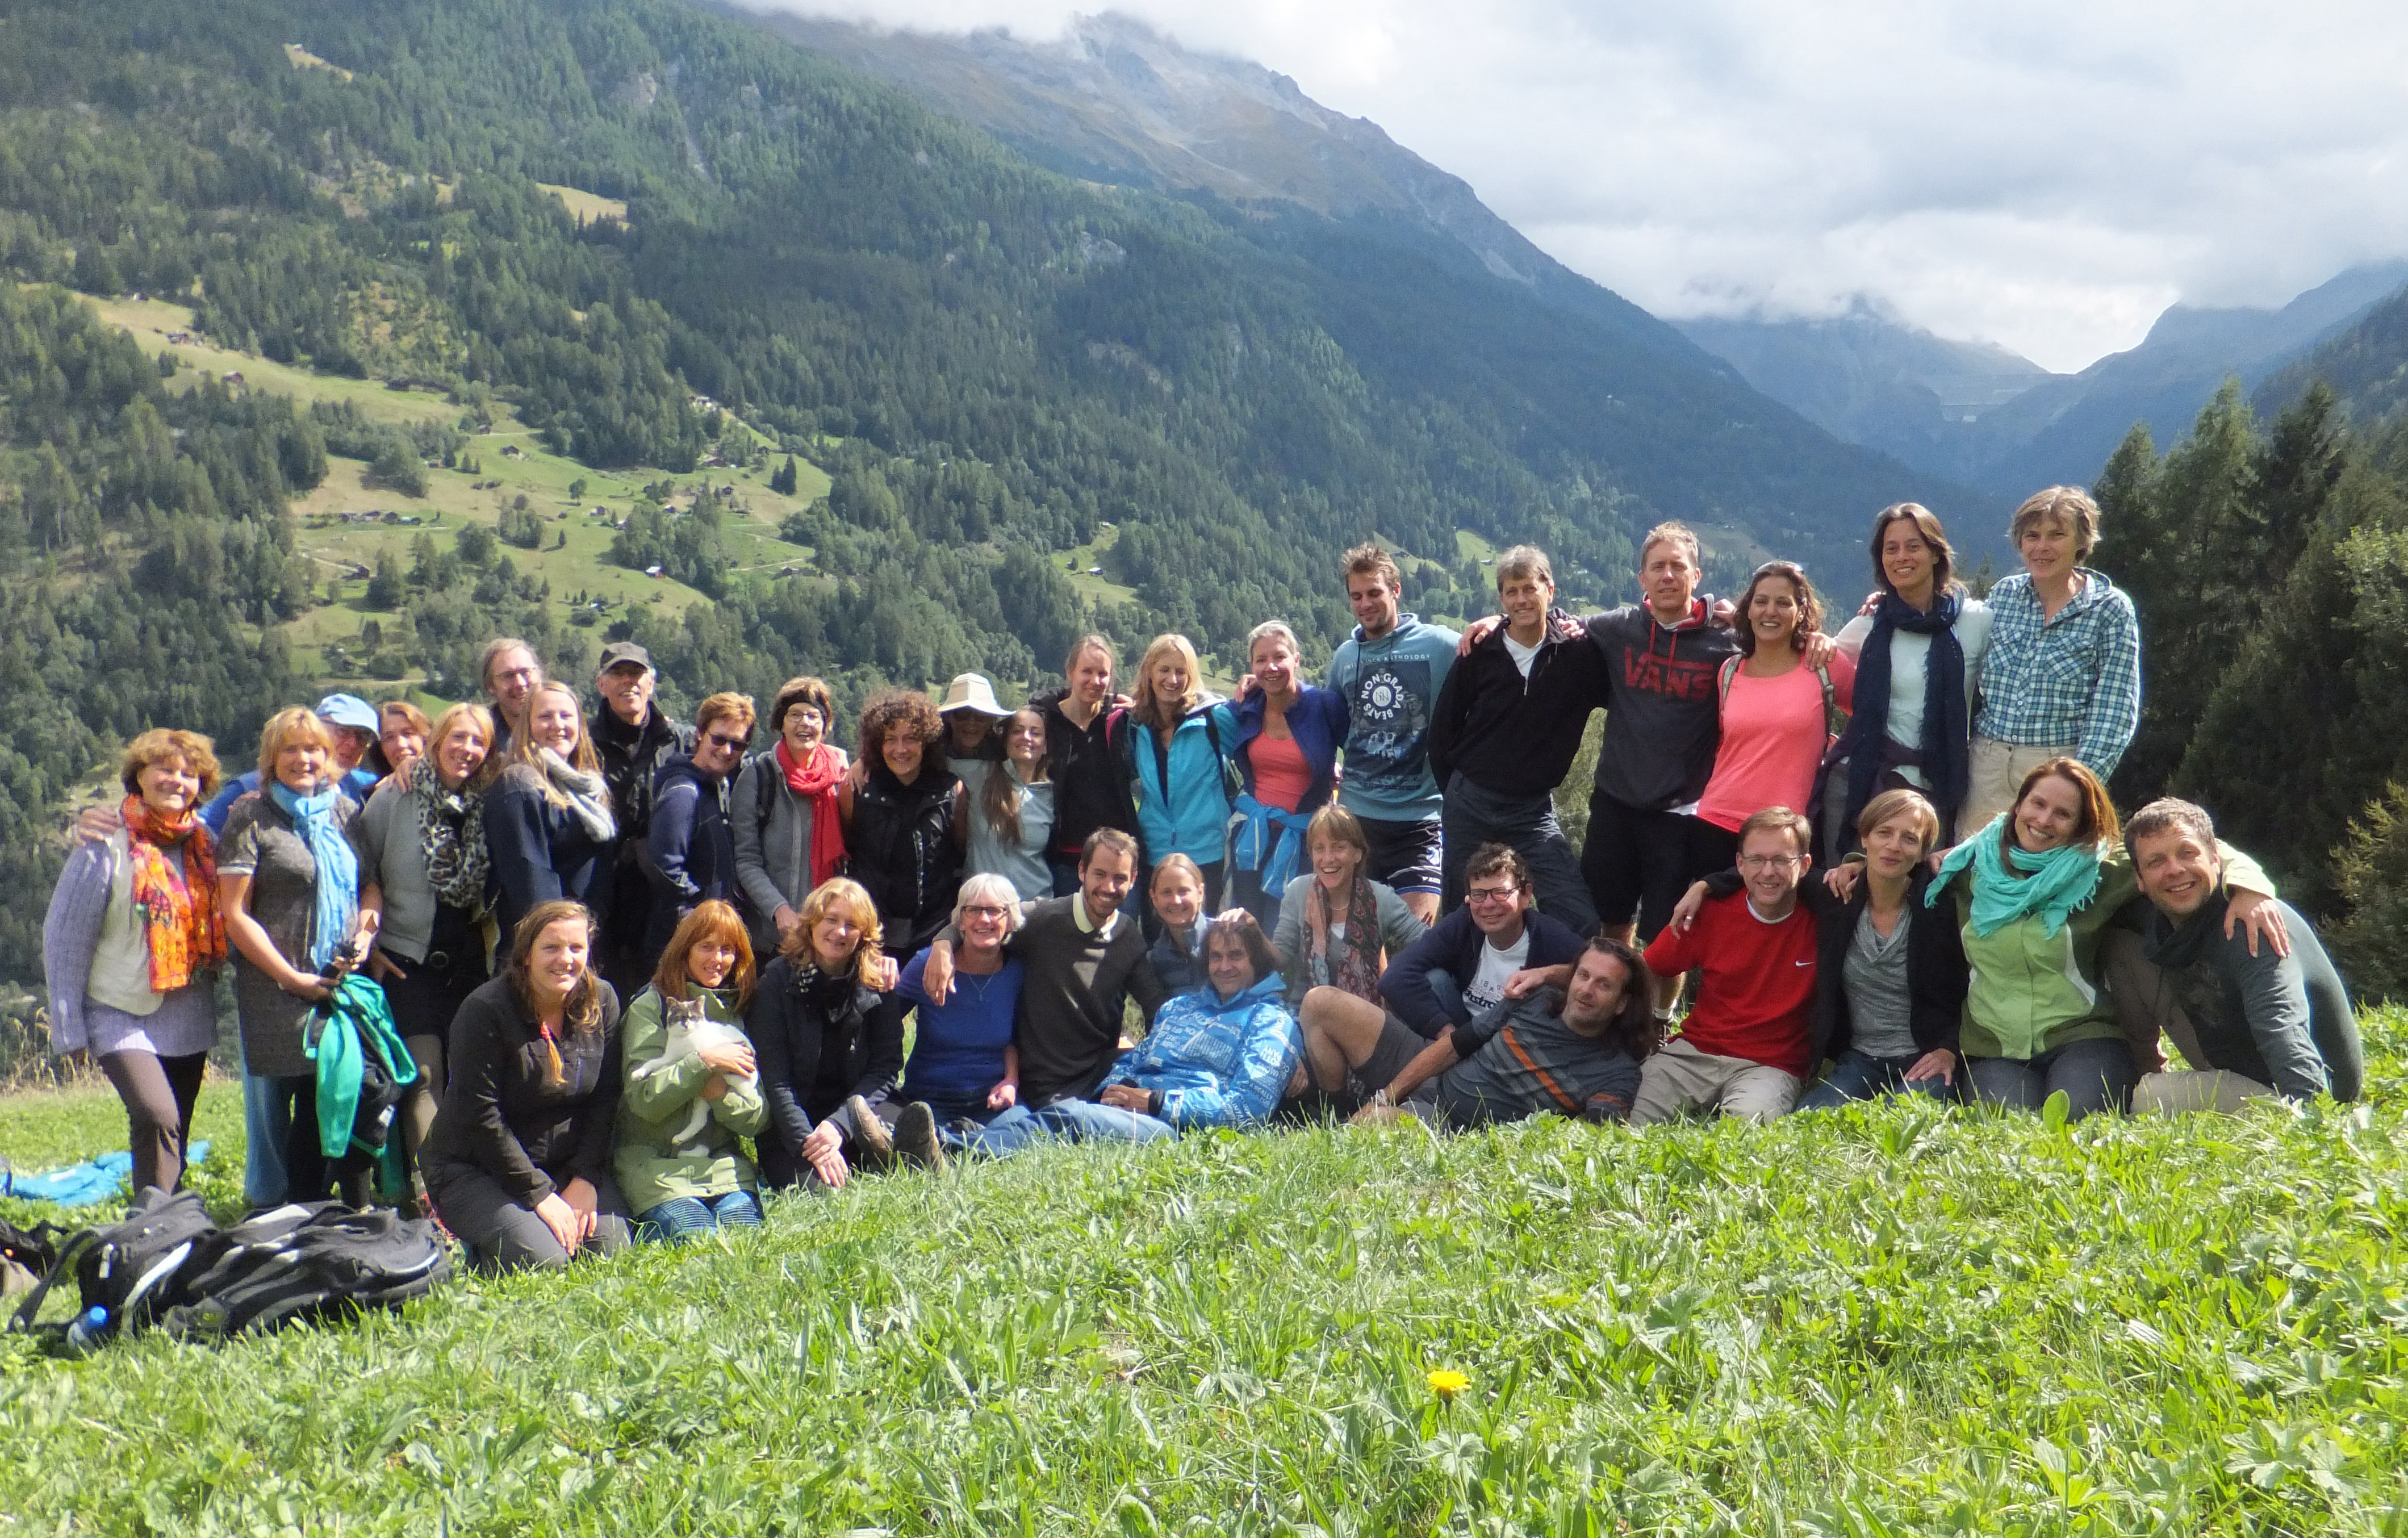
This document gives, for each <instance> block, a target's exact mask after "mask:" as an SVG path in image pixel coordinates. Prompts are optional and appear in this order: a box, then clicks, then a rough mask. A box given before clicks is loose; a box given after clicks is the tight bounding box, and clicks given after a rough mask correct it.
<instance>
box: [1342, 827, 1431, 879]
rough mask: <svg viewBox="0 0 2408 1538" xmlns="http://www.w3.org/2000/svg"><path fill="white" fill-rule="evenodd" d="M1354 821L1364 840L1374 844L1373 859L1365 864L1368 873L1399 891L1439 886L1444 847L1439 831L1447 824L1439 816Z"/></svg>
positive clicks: (1366, 873)
mask: <svg viewBox="0 0 2408 1538" xmlns="http://www.w3.org/2000/svg"><path fill="white" fill-rule="evenodd" d="M1355 822H1356V823H1358V824H1360V825H1361V826H1362V828H1363V841H1364V842H1365V843H1368V844H1369V845H1370V846H1371V855H1370V858H1369V859H1368V860H1366V861H1365V862H1364V865H1363V873H1364V874H1365V875H1367V876H1369V877H1370V878H1371V879H1372V880H1373V881H1377V882H1385V883H1387V884H1388V887H1389V889H1390V890H1392V891H1397V892H1436V891H1438V890H1439V889H1440V886H1441V880H1442V877H1441V871H1442V868H1443V865H1442V857H1441V856H1442V855H1443V853H1444V849H1445V841H1444V839H1443V837H1442V836H1441V832H1440V830H1441V828H1443V827H1444V826H1446V825H1445V824H1443V823H1441V821H1439V819H1437V818H1436V817H1425V818H1422V819H1420V820H1419V821H1415V822H1409V823H1408V822H1391V821H1388V820H1387V819H1384V818H1377V817H1357V818H1355Z"/></svg>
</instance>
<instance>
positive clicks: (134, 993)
mask: <svg viewBox="0 0 2408 1538" xmlns="http://www.w3.org/2000/svg"><path fill="white" fill-rule="evenodd" d="M218 778H219V776H218V760H217V755H216V754H215V753H214V752H213V751H212V750H211V745H210V742H209V740H208V738H206V737H203V736H201V735H200V734H199V733H198V732H188V731H170V730H165V729H160V730H153V731H147V732H144V733H143V734H142V735H141V736H139V737H137V738H136V739H135V740H133V741H131V742H128V743H127V744H126V745H125V754H124V756H123V757H122V758H121V759H120V760H119V762H118V769H117V779H118V783H120V784H121V785H122V786H123V787H124V789H125V798H124V800H123V801H122V802H121V803H120V804H119V809H118V810H119V814H120V822H119V825H118V826H117V827H116V828H115V829H114V830H113V831H111V832H110V833H109V835H108V837H107V838H105V839H99V840H95V841H93V842H90V843H86V844H82V845H80V846H79V847H78V848H77V850H76V851H75V853H74V854H72V855H68V856H67V863H66V869H65V870H61V871H60V872H59V884H58V888H57V890H56V891H54V892H52V893H51V894H50V916H49V917H48V918H47V919H45V920H44V921H43V924H42V964H43V968H44V970H46V971H47V972H48V974H49V976H50V1049H51V1050H52V1051H54V1052H57V1053H60V1054H62V1055H65V1054H70V1053H80V1052H89V1053H90V1054H92V1055H93V1056H94V1057H97V1058H98V1059H99V1060H100V1070H101V1071H102V1072H104V1073H106V1074H108V1082H109V1084H110V1085H112V1086H113V1087H114V1088H115V1089H116V1090H117V1095H118V1098H119V1099H120V1100H123V1101H124V1102H125V1119H126V1127H127V1129H126V1146H128V1147H129V1148H131V1149H132V1150H133V1151H134V1187H135V1189H136V1190H140V1189H141V1188H142V1187H144V1186H157V1187H159V1188H160V1189H161V1190H163V1191H172V1190H174V1189H175V1188H176V1186H177V1183H178V1182H179V1181H180V1180H182V1178H183V1173H184V1144H185V1142H186V1140H187V1139H188V1138H189V1137H190V1135H191V1133H192V1129H193V1104H194V1103H195V1102H196V1101H198V1100H199V1099H200V1096H201V1075H202V1074H203V1073H204V1072H205V1071H207V1070H208V1061H209V1048H210V1046H211V1045H213V1044H214V1043H215V1042H216V1041H217V1039H218V1019H217V1011H216V1009H215V1008H214V1007H213V1006H212V1004H211V1002H210V999H209V992H210V985H209V978H210V974H211V973H212V972H214V971H215V970H217V969H218V968H219V967H220V966H222V965H223V964H224V962H225V958H226V931H225V921H224V919H223V918H222V916H221V915H220V913H219V909H218V881H217V841H216V840H215V839H213V838H211V837H210V836H209V830H208V827H207V826H203V824H202V822H201V819H200V809H201V806H202V805H203V804H204V803H205V802H207V801H208V798H209V797H210V796H211V795H213V794H215V793H216V790H217V788H218Z"/></svg>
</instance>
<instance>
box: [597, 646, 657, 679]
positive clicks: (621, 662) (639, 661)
mask: <svg viewBox="0 0 2408 1538" xmlns="http://www.w3.org/2000/svg"><path fill="white" fill-rule="evenodd" d="M631 662H632V663H634V664H635V665H636V666H637V667H638V668H642V669H643V670H644V671H646V672H648V673H649V672H651V671H652V654H651V653H650V652H647V651H645V650H644V649H643V648H642V647H640V646H638V645H637V644H636V643H635V642H634V641H632V640H614V641H612V642H611V643H610V644H609V645H608V646H605V647H604V648H602V670H603V671H604V672H606V673H607V672H609V670H610V669H611V668H624V667H625V666H627V664H629V663H631Z"/></svg>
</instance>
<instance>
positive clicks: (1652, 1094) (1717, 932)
mask: <svg viewBox="0 0 2408 1538" xmlns="http://www.w3.org/2000/svg"><path fill="white" fill-rule="evenodd" d="M1812 848H1813V831H1812V829H1811V828H1810V826H1808V824H1807V821H1806V819H1805V818H1804V817H1803V816H1800V815H1799V813H1798V812H1793V811H1791V810H1790V809H1789V808H1787V807H1767V808H1766V809H1765V810H1764V811H1762V812H1757V813H1756V815H1755V816H1753V817H1750V818H1749V819H1748V820H1747V821H1746V822H1744V823H1742V824H1741V825H1740V835H1739V870H1740V875H1741V877H1742V879H1743V880H1744V881H1745V882H1746V884H1747V885H1746V889H1745V890H1744V891H1742V892H1739V893H1736V894H1734V895H1733V896H1730V897H1727V898H1708V899H1707V900H1706V902H1705V905H1704V906H1703V907H1702V908H1700V909H1699V911H1698V919H1697V922H1696V923H1695V924H1693V925H1691V926H1690V927H1688V928H1687V929H1685V930H1684V929H1681V928H1678V927H1672V926H1669V925H1668V926H1667V927H1665V929H1664V930H1663V932H1662V933H1660V934H1658V935H1657V936H1656V939H1655V941H1654V942H1653V943H1652V944H1650V945H1649V946H1648V947H1647V970H1649V971H1652V972H1654V973H1655V974H1656V976H1658V977H1679V976H1681V975H1682V974H1683V973H1684V972H1686V971H1688V970H1691V969H1692V968H1695V969H1697V970H1698V971H1699V985H1698V997H1697V1000H1696V1002H1695V1003H1694V1004H1692V1005H1691V1007H1690V1010H1689V1017H1688V1018H1687V1019H1686V1020H1685V1021H1684V1022H1683V1023H1682V1026H1681V1034H1680V1035H1679V1036H1677V1037H1675V1038H1673V1039H1672V1040H1671V1041H1670V1042H1665V1043H1664V1045H1663V1047H1662V1049H1661V1050H1659V1051H1657V1052H1656V1055H1655V1056H1652V1057H1649V1058H1648V1059H1647V1063H1646V1066H1645V1069H1644V1070H1643V1071H1642V1072H1641V1075H1640V1082H1639V1101H1638V1104H1637V1105H1635V1106H1634V1107H1633V1108H1632V1109H1631V1113H1630V1125H1632V1126H1633V1127H1646V1126H1649V1125H1651V1124H1653V1123H1656V1122H1660V1121H1670V1120H1671V1119H1672V1118H1673V1117H1675V1116H1679V1115H1684V1114H1689V1113H1691V1112H1698V1111H1702V1112H1704V1113H1706V1114H1709V1115H1712V1114H1723V1115H1729V1116H1744V1117H1746V1118H1747V1119H1748V1120H1750V1121H1759V1122H1761V1121H1770V1120H1772V1119H1773V1118H1774V1117H1776V1116H1780V1115H1783V1114H1786V1113H1787V1112H1788V1110H1789V1108H1790V1107H1791V1106H1792V1105H1794V1104H1795V1103H1796V1102H1797V1100H1798V1092H1799V1090H1800V1089H1802V1088H1804V1087H1805V1085H1806V1079H1807V1076H1808V1075H1809V1074H1811V1073H1813V1071H1814V1065H1813V1063H1811V1062H1808V1061H1807V1058H1808V1057H1809V1056H1812V1047H1811V1044H1810V1043H1811V1041H1812V1019H1813V1009H1814V963H1815V940H1816V929H1815V924H1814V915H1813V914H1812V913H1808V912H1807V911H1806V908H1805V905H1804V904H1802V903H1800V902H1799V900H1798V884H1799V882H1801V881H1803V880H1804V879H1805V878H1806V872H1807V871H1808V870H1812V869H1813V864H1814V861H1813V855H1811V854H1810V853H1809V851H1810V850H1811V849H1812Z"/></svg>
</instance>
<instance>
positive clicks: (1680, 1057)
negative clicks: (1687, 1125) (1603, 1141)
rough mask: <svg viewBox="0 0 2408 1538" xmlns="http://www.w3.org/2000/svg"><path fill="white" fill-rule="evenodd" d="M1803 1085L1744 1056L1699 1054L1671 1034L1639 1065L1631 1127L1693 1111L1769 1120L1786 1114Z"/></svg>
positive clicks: (1793, 1076)
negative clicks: (1637, 1091)
mask: <svg viewBox="0 0 2408 1538" xmlns="http://www.w3.org/2000/svg"><path fill="white" fill-rule="evenodd" d="M1804 1087H1806V1082H1805V1081H1804V1080H1803V1079H1800V1078H1799V1077H1798V1076H1797V1075H1796V1074H1794V1073H1785V1072H1784V1071H1781V1070H1780V1069H1777V1068H1768V1067H1766V1066H1765V1065H1764V1064H1762V1063H1759V1062H1755V1061H1752V1060H1751V1059H1749V1058H1746V1057H1721V1056H1715V1055H1714V1054H1713V1053H1711V1052H1699V1050H1698V1049H1697V1048H1696V1047H1693V1046H1691V1045H1690V1044H1689V1043H1688V1042H1685V1041H1683V1040H1681V1039H1679V1038H1677V1037H1675V1038H1674V1039H1673V1040H1671V1041H1670V1042H1665V1043H1664V1045H1663V1047H1662V1049H1661V1050H1659V1051H1657V1052H1656V1054H1655V1055H1654V1056H1650V1057H1649V1058H1648V1059H1647V1061H1646V1062H1645V1063H1644V1064H1642V1065H1641V1067H1640V1070H1639V1099H1638V1102H1637V1103H1636V1104H1634V1105H1633V1106H1632V1107H1631V1108H1630V1125H1631V1126H1633V1127H1649V1126H1653V1125H1654V1124H1655V1123H1656V1122H1659V1121H1670V1120H1672V1119H1673V1118H1674V1117H1676V1116H1683V1115H1687V1114H1691V1113H1694V1112H1703V1113H1705V1114H1708V1115H1713V1114H1715V1113H1717V1112H1719V1113H1721V1114H1724V1115H1726V1116H1743V1117H1745V1118H1746V1119H1747V1120H1749V1121H1770V1120H1772V1119H1773V1118H1774V1117H1776V1116H1784V1115H1786V1114H1789V1108H1790V1107H1791V1106H1793V1105H1795V1104H1797V1103H1798V1092H1799V1090H1800V1089H1803V1088H1804Z"/></svg>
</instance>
